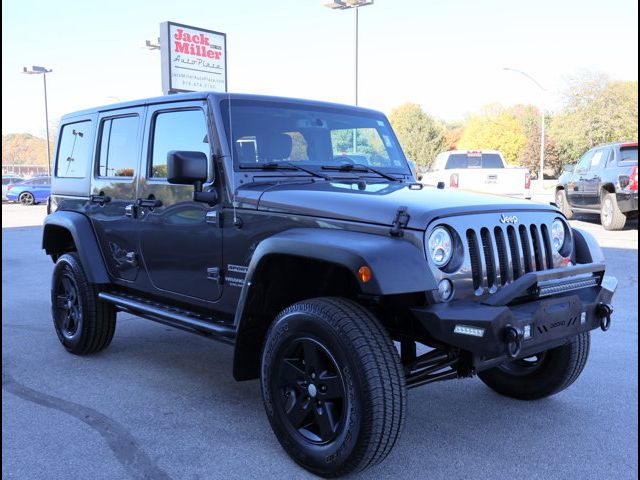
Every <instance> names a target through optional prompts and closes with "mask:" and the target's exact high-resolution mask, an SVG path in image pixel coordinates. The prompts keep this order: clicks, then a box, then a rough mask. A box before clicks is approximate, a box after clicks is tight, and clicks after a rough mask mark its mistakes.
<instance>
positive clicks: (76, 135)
mask: <svg viewBox="0 0 640 480" xmlns="http://www.w3.org/2000/svg"><path fill="white" fill-rule="evenodd" d="M356 129H357V130H358V131H359V132H362V133H363V135H362V136H361V137H360V139H359V142H358V144H357V145H353V144H350V145H353V146H352V147H345V142H344V141H343V139H344V138H345V137H346V138H349V137H350V135H351V132H353V131H354V130H356ZM58 138H59V139H58V147H57V149H56V151H57V154H56V159H55V164H54V172H55V173H54V175H55V176H54V179H53V185H52V196H51V200H50V205H51V208H52V213H51V214H50V215H48V216H47V217H46V219H45V225H44V228H43V238H42V246H43V248H44V249H45V251H46V253H47V254H48V255H50V256H51V259H52V260H53V262H54V267H53V272H52V282H51V301H52V309H51V312H52V316H53V322H52V323H53V326H54V329H55V334H56V335H57V337H58V339H59V341H60V343H61V344H62V346H63V347H64V348H65V349H66V350H68V351H69V352H70V353H72V354H75V355H89V354H93V353H95V352H98V351H101V350H104V349H105V348H107V347H108V345H109V343H110V342H111V340H112V338H113V335H114V332H115V329H116V315H117V312H129V313H132V314H135V315H138V316H140V317H143V318H146V319H149V320H154V321H157V322H160V323H162V324H165V325H170V326H173V327H176V328H180V329H182V330H187V331H190V332H192V333H197V334H200V335H204V336H206V337H209V338H211V339H215V340H219V341H222V342H225V343H228V344H231V345H233V375H234V377H235V379H236V380H239V381H240V380H252V379H259V381H260V384H261V393H262V399H263V403H264V408H265V412H266V415H267V418H268V420H269V422H270V424H271V427H272V429H273V432H274V434H275V436H276V438H277V439H278V440H279V441H280V443H281V445H282V447H283V448H284V449H285V450H286V452H287V453H288V454H289V455H290V456H291V457H292V458H293V459H294V460H295V461H296V462H297V463H298V464H300V465H301V466H303V467H304V468H306V469H308V470H309V471H311V472H313V473H314V474H316V475H320V476H324V477H337V476H341V475H347V474H349V473H351V472H356V471H360V470H364V469H365V468H368V467H370V466H373V465H376V464H378V463H380V462H382V461H383V460H384V458H385V457H386V456H387V455H388V454H389V452H390V451H391V450H392V448H393V447H394V445H395V444H396V441H397V439H398V438H399V435H400V432H401V430H402V426H403V424H404V423H405V420H406V418H407V416H408V415H409V414H410V412H411V411H413V409H412V410H410V411H407V389H408V388H414V387H419V386H421V385H426V384H432V383H434V382H438V381H443V380H448V379H455V378H465V377H473V376H474V375H478V376H479V377H480V379H481V380H482V381H483V382H484V383H485V384H486V385H487V386H488V387H489V388H492V389H493V390H495V391H496V392H499V393H500V394H502V395H505V396H507V397H511V398H517V399H520V400H536V399H540V398H544V397H548V396H551V395H554V394H556V393H558V392H560V391H562V390H564V389H565V388H567V387H569V386H570V385H571V384H572V383H573V382H574V381H575V380H576V379H577V378H578V377H579V375H580V373H581V372H582V370H583V368H584V366H585V364H586V362H587V358H588V355H589V344H590V335H591V331H592V330H594V329H596V328H601V329H602V330H607V329H608V328H609V325H610V321H611V313H612V309H611V305H610V302H611V299H612V296H613V294H614V291H615V289H616V284H617V281H616V279H615V278H613V277H611V276H608V275H606V274H605V270H606V267H605V261H604V256H603V254H602V251H601V249H600V247H599V246H598V244H597V242H596V240H595V239H594V238H593V237H592V236H591V235H590V234H589V233H588V232H586V231H582V230H580V229H575V228H571V226H570V225H569V223H568V222H567V221H566V219H565V218H564V216H563V215H562V213H561V212H560V211H558V209H557V208H555V207H553V206H552V205H548V204H547V205H543V204H537V203H533V202H528V201H524V200H520V199H514V198H505V197H498V196H495V195H482V194H477V193H470V192H462V191H459V190H454V189H439V188H431V187H426V186H424V185H422V184H420V183H418V182H416V179H415V177H414V176H413V174H412V172H411V169H410V166H409V163H408V162H407V160H406V158H405V156H404V153H403V152H402V149H401V147H400V143H399V142H398V140H397V138H396V136H395V134H394V132H393V130H392V128H391V125H390V123H389V121H388V120H387V118H386V117H385V116H384V114H382V113H380V112H376V111H373V110H368V109H364V108H358V107H353V106H347V105H336V104H329V103H323V102H314V101H309V100H300V99H288V98H276V97H265V96H258V95H255V96H254V95H235V94H229V93H213V92H200V93H183V94H176V95H170V96H166V97H159V98H154V99H146V100H139V101H133V102H128V103H124V104H120V105H111V106H109V107H104V108H92V109H89V110H84V111H82V112H77V113H74V114H69V115H65V116H63V117H62V119H61V121H60V134H59V137H58ZM247 147H248V148H247ZM350 148H351V149H350ZM245 149H246V151H245ZM363 155H365V157H363ZM369 159H371V163H370V164H369V165H367V164H366V163H365V162H366V161H369ZM503 170H507V169H506V168H503ZM514 172H515V170H514ZM518 173H519V172H518ZM394 341H396V342H398V345H399V346H400V347H399V350H400V351H398V349H397V348H396V344H395V343H394ZM418 345H420V349H418V348H417V347H418ZM132 348H134V347H132ZM162 348H171V347H170V346H169V347H162ZM113 354H114V355H115V354H116V353H115V352H114V353H113ZM196 361H197V360H196ZM92 362H93V363H94V364H97V363H100V362H104V368H105V369H107V368H108V364H107V363H108V362H107V361H105V357H104V356H97V357H93V360H92ZM132 368H138V366H134V367H132ZM142 368H144V367H142ZM68 373H69V376H72V375H73V371H72V370H70V371H69V372H68ZM113 381H118V379H113ZM103 383H104V382H103ZM168 388H170V387H168ZM467 394H468V392H467V391H465V395H467ZM434 398H435V397H434ZM125 401H126V400H125ZM246 405H251V403H250V402H249V403H247V404H246ZM245 408H250V407H248V406H245ZM420 408H422V409H425V410H428V409H429V408H431V407H430V405H429V404H424V405H421V406H420ZM500 408H503V407H502V406H501V407H500ZM504 408H505V409H507V410H508V408H507V407H504ZM549 408H553V402H551V403H549V402H543V403H536V404H535V405H531V409H533V410H535V411H536V414H537V415H540V416H545V409H549ZM515 410H517V411H519V412H522V411H523V409H522V407H520V406H518V408H517V409H515ZM515 410H513V409H512V410H511V412H513V411H515ZM152 414H153V412H152ZM497 416H498V417H500V418H504V421H505V427H506V426H508V427H509V428H512V427H513V426H514V425H516V428H517V419H515V420H514V418H512V415H511V413H509V412H507V414H505V413H504V412H499V413H497ZM211 421H216V422H219V423H225V422H227V423H228V424H229V425H233V424H234V422H235V420H234V419H232V418H218V419H212V420H211ZM412 421H415V419H414V420H412ZM450 421H451V422H456V421H457V419H456V418H455V416H452V417H451V418H450ZM427 427H428V425H425V430H424V431H425V434H429V432H431V433H433V431H432V429H429V428H427ZM460 428H465V427H464V426H463V427H460ZM445 430H446V429H445ZM435 434H438V435H440V434H441V433H435ZM527 434H528V432H523V435H527ZM438 441H444V442H447V444H448V445H450V446H451V448H455V445H454V444H455V441H456V438H445V439H438ZM202 454H203V455H209V454H215V452H202ZM73 473H76V476H77V472H71V475H73ZM374 476H375V475H374Z"/></svg>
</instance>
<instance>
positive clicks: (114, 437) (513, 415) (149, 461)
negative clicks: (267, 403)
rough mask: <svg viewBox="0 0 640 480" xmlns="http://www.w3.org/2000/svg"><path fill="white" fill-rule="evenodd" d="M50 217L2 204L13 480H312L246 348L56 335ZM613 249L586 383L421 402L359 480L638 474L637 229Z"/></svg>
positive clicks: (124, 319)
mask: <svg viewBox="0 0 640 480" xmlns="http://www.w3.org/2000/svg"><path fill="white" fill-rule="evenodd" d="M44 215H45V209H44V207H43V206H36V207H22V206H20V205H6V204H3V205H2V290H3V295H2V478H3V479H21V480H22V479H69V478H82V479H127V478H134V479H169V478H171V479H190V480H195V479H210V478H224V479H234V478H237V479H247V478H280V479H282V478H313V477H312V476H311V475H309V474H308V473H307V472H305V471H304V470H302V469H301V468H299V467H298V466H297V465H296V464H295V463H294V462H293V461H291V460H290V459H289V457H288V456H287V455H286V454H285V452H284V451H283V450H282V448H281V447H280V445H279V444H278V442H277V440H276V438H275V436H274V435H273V434H272V432H271V429H270V427H269V424H268V421H267V419H266V416H265V414H264V410H263V406H262V401H261V399H260V388H259V384H258V381H250V382H242V383H237V382H235V381H234V380H233V377H232V374H231V369H232V353H233V351H232V348H231V347H229V346H226V345H223V344H219V343H216V342H213V341H210V340H207V339H204V338H200V337H197V336H195V335H192V334H189V333H185V332H181V331H178V330H173V329H170V328H167V327H164V326H162V325H158V324H156V323H154V322H149V321H146V320H143V319H139V318H136V317H134V316H131V315H125V314H122V313H119V314H118V325H117V329H116V335H115V338H114V340H113V343H112V344H111V346H110V347H109V348H108V349H107V350H105V351H104V352H102V353H100V354H97V355H93V356H88V357H77V356H73V355H71V354H69V353H67V352H66V351H65V350H64V349H63V348H62V346H61V345H60V344H59V342H58V340H57V338H56V335H55V333H54V330H53V326H52V321H51V314H50V299H49V283H50V275H51V271H52V268H53V264H52V262H51V260H50V259H49V258H48V257H47V256H45V255H44V253H43V251H42V250H41V249H40V245H41V231H42V227H41V225H42V220H43V218H44ZM571 223H572V225H573V226H574V227H578V228H584V229H586V230H588V231H590V232H591V233H593V234H594V235H595V236H596V238H597V239H598V241H599V242H600V244H601V245H602V247H603V249H604V252H605V255H606V258H607V262H608V273H610V274H613V275H615V276H617V277H618V279H619V282H620V283H619V287H618V292H617V293H616V295H615V297H614V302H613V304H614V308H615V314H614V318H613V323H612V327H611V329H610V330H609V331H608V332H606V333H603V332H601V331H599V330H596V331H594V332H593V334H592V345H591V355H590V358H589V361H588V363H587V366H586V368H585V370H584V372H583V373H582V375H581V377H580V378H579V379H578V380H577V381H576V383H575V384H574V385H572V386H571V387H570V388H569V389H567V390H565V391H564V392H562V393H560V394H558V395H556V396H554V397H552V398H548V399H545V400H540V401H536V402H522V401H516V400H510V399H507V398H504V397H501V396H499V395H497V394H496V393H494V392H492V391H491V390H489V389H488V388H487V387H485V386H484V384H482V382H480V380H478V379H477V378H475V379H467V380H454V381H449V382H441V383H435V384H431V385H427V386H425V387H422V388H418V389H415V390H411V391H410V392H409V403H408V411H407V422H406V426H405V428H404V431H403V433H402V437H401V439H400V441H399V442H398V443H397V444H396V447H395V449H394V450H393V451H392V452H391V454H390V456H389V457H388V458H387V459H386V461H385V462H384V463H383V464H381V465H380V466H378V467H375V468H373V469H370V470H367V471H366V473H364V474H363V475H361V476H360V477H357V476H356V478H391V477H396V478H412V479H422V478H431V479H445V478H446V479H491V480H498V479H508V480H512V479H513V478H521V479H556V478H558V479H560V478H562V479H569V478H580V479H637V478H638V453H637V452H638V450H637V449H638V428H637V427H638V407H637V403H638V360H637V358H638V294H637V292H638V231H637V221H636V222H634V223H633V224H631V225H630V226H629V227H628V228H627V229H626V230H624V231H621V232H607V231H605V230H603V229H602V227H601V226H600V225H599V224H598V223H597V217H593V218H592V217H580V219H578V220H575V221H572V222H571Z"/></svg>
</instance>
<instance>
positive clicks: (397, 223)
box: [389, 207, 411, 237]
mask: <svg viewBox="0 0 640 480" xmlns="http://www.w3.org/2000/svg"><path fill="white" fill-rule="evenodd" d="M410 218H411V217H410V216H409V213H408V212H407V207H399V208H398V210H397V211H396V217H395V218H394V219H393V222H392V224H391V230H389V233H390V234H391V236H392V237H401V236H402V235H403V233H402V229H403V228H406V226H407V225H408V224H409V219H410Z"/></svg>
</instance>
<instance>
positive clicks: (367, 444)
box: [261, 297, 406, 477]
mask: <svg viewBox="0 0 640 480" xmlns="http://www.w3.org/2000/svg"><path fill="white" fill-rule="evenodd" d="M298 344H301V345H303V347H302V350H304V349H305V348H307V347H306V346H307V344H313V345H316V344H317V345H319V346H318V347H317V350H316V352H318V351H320V352H323V351H324V352H326V355H328V356H325V360H327V359H329V360H331V361H334V366H335V369H334V370H333V372H334V375H339V376H340V377H341V378H340V385H342V386H343V390H342V392H343V401H342V403H341V404H342V405H343V408H342V409H341V410H340V411H341V412H342V414H343V416H342V417H340V416H339V415H338V414H336V415H335V416H334V415H329V418H333V419H335V418H338V419H339V421H337V422H336V427H335V430H331V431H332V432H333V431H335V433H333V435H335V438H333V439H332V440H331V441H327V442H326V443H314V442H313V441H312V440H310V439H309V438H307V437H305V436H303V434H301V433H300V432H301V431H304V429H298V430H297V429H296V428H295V427H294V426H293V424H292V423H291V421H290V420H289V417H287V410H286V407H287V402H288V401H291V399H290V398H289V397H290V396H292V398H293V399H294V402H293V405H299V406H298V408H300V406H302V407H303V406H304V403H303V402H304V401H305V397H304V395H306V394H305V393H299V394H298V393H297V392H298V391H297V390H296V391H294V390H295V389H294V388H292V389H289V390H287V391H286V392H285V391H284V388H283V387H282V386H278V382H279V381H280V382H286V381H284V380H282V376H281V375H280V374H279V372H281V371H282V368H284V367H282V366H283V365H285V363H287V364H289V363H290V362H293V360H291V357H286V362H285V356H284V355H285V354H286V352H287V351H291V349H293V351H295V348H297V347H296V345H298ZM288 349H289V350H288ZM323 349H324V350H323ZM304 352H305V353H304V355H306V350H304ZM303 357H304V358H303V361H302V363H298V365H299V366H301V368H302V369H303V370H297V372H300V371H302V374H303V375H307V374H308V375H311V374H309V373H308V368H309V367H308V366H309V365H310V364H312V362H311V361H306V362H305V361H304V359H306V358H307V357H306V356H303ZM296 361H297V360H296ZM304 365H307V366H304ZM327 371H329V369H327V370H325V374H326V372H327ZM338 372H339V373H338ZM307 378H308V379H310V378H311V377H307ZM331 378H335V377H331ZM312 382H316V383H315V385H316V386H313V392H315V391H316V387H317V388H318V390H317V391H318V392H320V391H321V389H323V388H326V387H324V386H323V385H322V380H321V379H320V375H318V377H317V379H316V380H309V384H308V385H309V386H308V387H302V390H301V391H304V388H308V390H307V391H308V392H311V386H312ZM293 385H295V386H296V387H295V388H299V386H300V383H299V382H298V380H296V381H295V382H294V383H293ZM302 385H307V383H305V382H302ZM261 386H262V397H263V401H264V405H265V410H266V412H267V417H268V418H269V422H270V423H271V427H272V428H273V431H274V433H275V434H276V437H277V438H278V441H279V442H280V444H281V445H282V447H283V448H284V449H285V450H286V451H287V453H288V454H289V455H290V456H291V457H292V458H293V459H294V460H295V461H296V462H297V463H298V464H299V465H301V466H302V467H304V468H306V469H307V470H309V471H311V472H313V473H315V474H317V475H320V476H323V477H337V476H342V475H346V474H348V473H351V472H357V471H361V470H364V469H365V468H367V467H370V466H373V465H376V464H378V463H380V462H381V461H382V460H384V458H385V457H386V456H387V455H388V454H389V452H390V451H391V449H392V448H393V446H394V445H395V443H396V441H397V440H398V437H399V434H400V431H401V430H402V427H403V423H404V415H405V408H406V386H405V377H404V372H403V369H402V365H401V363H400V358H399V356H398V352H397V350H396V348H395V347H394V344H393V341H392V340H391V338H390V337H389V335H388V333H387V332H386V331H385V329H384V328H383V327H382V325H381V324H380V322H379V321H378V320H377V318H376V317H375V316H374V315H373V314H372V313H371V312H369V311H368V310H367V309H365V308H363V307H362V306H360V305H358V304H357V303H355V302H352V301H349V300H345V299H341V298H328V297H327V298H316V299H311V300H305V301H302V302H299V303H296V304H294V305H292V306H290V307H288V308H287V309H285V310H284V311H283V312H281V313H280V314H279V315H278V316H277V318H276V319H275V321H274V322H273V324H272V326H271V327H270V329H269V332H268V334H267V339H266V341H265V345H264V348H263V352H262V367H261ZM311 397H313V398H311ZM306 398H307V399H310V400H311V401H315V400H316V398H317V399H318V400H317V401H318V405H319V404H320V403H321V402H322V401H323V399H322V397H321V393H318V395H317V397H316V395H314V394H313V393H309V394H308V396H307V397H306ZM298 401H299V402H301V403H299V404H298V403H297V402H298ZM311 408H315V407H311ZM318 408H322V407H318ZM324 408H327V409H328V408H329V407H328V406H325V407H324ZM291 411H293V407H291V409H290V410H289V412H291ZM318 411H320V410H318ZM310 415H311V416H310V417H306V418H307V419H311V420H309V423H308V425H311V424H312V423H313V421H314V420H313V419H314V418H315V419H316V420H317V419H318V418H320V417H319V416H317V415H316V412H315V411H313V410H310ZM325 421H326V420H325ZM302 423H303V424H304V422H302ZM309 428H310V429H311V428H312V426H309ZM318 438H319V437H318Z"/></svg>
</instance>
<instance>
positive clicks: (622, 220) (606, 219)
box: [600, 193, 627, 230]
mask: <svg viewBox="0 0 640 480" xmlns="http://www.w3.org/2000/svg"><path fill="white" fill-rule="evenodd" d="M600 223H602V226H603V227H604V229H605V230H622V229H623V228H624V226H625V224H626V223H627V216H626V215H625V214H624V213H622V211H621V210H620V207H618V201H617V199H616V194H615V193H604V195H603V196H602V206H601V207H600Z"/></svg>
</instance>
